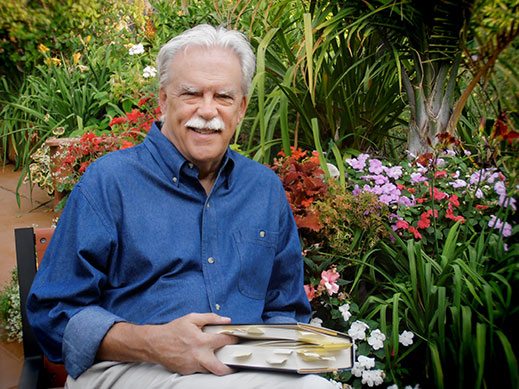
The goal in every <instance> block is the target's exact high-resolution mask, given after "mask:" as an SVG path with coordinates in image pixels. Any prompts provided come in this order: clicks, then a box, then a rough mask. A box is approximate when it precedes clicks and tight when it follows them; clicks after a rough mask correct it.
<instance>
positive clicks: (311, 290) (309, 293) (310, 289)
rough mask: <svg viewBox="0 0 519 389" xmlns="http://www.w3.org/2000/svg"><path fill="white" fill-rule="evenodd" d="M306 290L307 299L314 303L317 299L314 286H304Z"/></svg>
mask: <svg viewBox="0 0 519 389" xmlns="http://www.w3.org/2000/svg"><path fill="white" fill-rule="evenodd" d="M304 288H305V293H306V298H307V299H308V301H312V300H313V299H314V297H315V288H314V286H313V285H312V284H307V285H305V286H304Z"/></svg>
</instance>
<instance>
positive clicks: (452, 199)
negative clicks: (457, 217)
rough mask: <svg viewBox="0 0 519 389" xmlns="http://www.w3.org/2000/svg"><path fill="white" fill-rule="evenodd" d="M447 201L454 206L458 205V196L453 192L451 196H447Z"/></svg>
mask: <svg viewBox="0 0 519 389" xmlns="http://www.w3.org/2000/svg"><path fill="white" fill-rule="evenodd" d="M449 202H450V203H451V204H452V205H454V206H455V207H459V206H460V202H459V201H458V196H457V195H455V194H453V195H452V196H451V197H449Z"/></svg>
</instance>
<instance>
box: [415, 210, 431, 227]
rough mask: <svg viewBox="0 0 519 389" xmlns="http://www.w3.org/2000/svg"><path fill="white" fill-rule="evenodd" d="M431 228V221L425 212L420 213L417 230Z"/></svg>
mask: <svg viewBox="0 0 519 389" xmlns="http://www.w3.org/2000/svg"><path fill="white" fill-rule="evenodd" d="M430 226H431V221H430V220H429V214H428V213H427V212H424V213H422V216H421V218H420V220H419V221H418V228H421V229H422V230H423V229H426V228H428V227H430Z"/></svg>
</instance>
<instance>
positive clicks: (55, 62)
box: [52, 57, 61, 66]
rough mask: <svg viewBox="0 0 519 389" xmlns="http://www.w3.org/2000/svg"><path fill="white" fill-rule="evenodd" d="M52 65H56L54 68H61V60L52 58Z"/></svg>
mask: <svg viewBox="0 0 519 389" xmlns="http://www.w3.org/2000/svg"><path fill="white" fill-rule="evenodd" d="M52 63H53V64H54V66H59V65H61V59H59V58H56V57H52Z"/></svg>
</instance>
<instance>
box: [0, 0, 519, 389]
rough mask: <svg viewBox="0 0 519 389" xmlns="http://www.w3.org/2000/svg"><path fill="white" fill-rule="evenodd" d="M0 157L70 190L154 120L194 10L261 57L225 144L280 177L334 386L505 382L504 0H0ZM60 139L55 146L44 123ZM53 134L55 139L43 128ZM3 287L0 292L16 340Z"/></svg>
mask: <svg viewBox="0 0 519 389" xmlns="http://www.w3.org/2000/svg"><path fill="white" fill-rule="evenodd" d="M0 13H1V18H0V57H1V62H2V64H3V66H2V68H1V70H0V72H1V73H0V74H1V81H0V99H1V100H0V108H1V115H0V121H1V123H0V140H1V142H0V147H1V153H2V154H1V155H2V158H3V163H4V164H5V163H12V164H14V165H15V167H16V168H17V169H18V171H19V172H20V185H21V184H22V183H23V182H24V181H28V182H30V183H31V185H38V186H40V187H41V188H44V189H46V190H47V191H48V193H49V196H55V195H58V194H59V196H58V197H59V198H62V200H61V201H60V202H59V203H56V206H57V209H58V210H59V209H60V208H61V207H62V206H63V204H64V202H65V201H66V195H67V193H68V192H69V191H70V189H71V188H72V187H73V186H74V184H75V183H76V182H77V180H78V179H79V178H80V177H81V174H82V173H83V172H84V170H85V169H86V168H87V166H88V165H89V164H90V163H91V162H92V161H93V160H95V159H96V158H98V157H100V156H101V155H103V154H106V153H107V152H110V151H113V150H116V149H120V148H126V147H131V146H133V145H134V144H137V143H139V142H141V141H142V139H143V138H144V137H145V135H146V132H147V130H148V129H149V127H150V125H151V122H152V121H153V120H155V119H156V118H158V117H160V111H159V109H158V108H157V103H156V100H155V96H156V95H157V80H156V69H155V64H154V59H155V56H156V54H157V52H158V49H159V48H160V46H161V45H162V44H164V43H165V42H166V41H167V40H168V39H170V38H171V37H173V36H174V35H176V34H178V33H179V32H181V31H183V30H184V29H186V28H189V27H191V26H193V25H195V24H198V23H210V24H215V25H220V24H222V25H225V26H228V27H232V28H236V29H239V30H241V31H243V32H244V34H245V35H246V36H247V37H248V38H249V39H250V41H251V44H252V46H253V47H254V49H255V51H256V53H257V72H256V76H255V78H254V81H253V88H252V91H251V93H250V96H249V97H250V105H249V109H248V112H247V116H246V118H245V120H244V121H243V123H242V125H241V126H240V127H239V128H238V130H237V132H236V135H235V138H234V142H233V145H232V147H233V148H234V149H236V150H238V151H240V152H241V153H243V154H244V155H247V156H249V157H250V158H252V159H254V160H256V161H258V162H260V163H264V164H267V165H269V166H271V167H272V169H273V170H274V171H276V172H277V173H278V175H279V176H280V178H281V179H282V181H283V184H284V186H285V189H286V193H287V197H288V199H289V201H290V204H291V207H292V210H293V212H294V215H295V218H296V221H297V224H298V227H299V232H300V236H301V245H302V251H303V255H304V261H305V282H306V285H305V288H306V290H307V295H308V298H309V300H311V304H312V307H313V310H314V313H313V318H312V322H313V323H316V324H322V325H323V326H327V327H330V328H334V329H338V330H341V331H345V332H348V333H349V334H350V335H351V336H352V337H354V338H355V339H356V343H357V355H358V359H357V361H356V364H355V366H354V368H353V369H352V370H351V371H345V372H342V373H340V374H334V375H330V378H331V379H333V380H334V381H336V382H337V383H338V385H341V384H348V385H352V386H353V387H355V388H359V387H362V386H366V387H367V386H369V387H371V386H378V385H381V387H384V388H386V387H391V388H396V387H401V388H403V387H406V386H411V387H417V385H419V387H421V388H444V387H446V388H450V387H459V388H469V387H475V388H481V387H485V388H493V387H506V388H517V387H518V385H519V372H518V364H517V355H518V350H517V345H518V344H519V340H518V335H517V331H516V328H515V327H516V324H517V323H518V322H519V304H518V298H517V290H518V287H519V271H518V270H519V269H518V268H519V262H518V258H519V243H518V235H519V234H518V230H519V227H518V226H517V211H516V209H517V204H516V198H517V195H518V192H519V175H518V168H519V159H518V154H517V152H518V147H519V140H518V139H519V132H518V129H519V73H518V71H517V62H518V59H519V39H518V35H519V2H518V1H517V0H473V1H472V0H460V1H456V2H454V1H449V0H443V1H441V0H435V1H428V2H422V1H418V0H401V1H392V0H373V1H363V0H351V1H350V0H348V1H338V0H329V1H324V0H323V1H321V0H315V1H307V0H301V1H297V0H275V1H263V0H235V1H227V0H198V1H197V0H191V1H188V0H184V1H167V0H149V1H144V0H134V1H122V0H94V1H91V0H76V1H73V0H64V1H61V0H39V1H20V2H12V1H8V0H0ZM62 138H65V139H68V138H75V139H73V140H69V143H68V144H65V145H64V146H61V147H60V148H58V149H57V155H58V157H59V160H58V162H51V159H50V156H51V153H52V154H55V153H56V148H54V149H52V150H51V148H50V147H49V142H48V141H49V140H51V139H62ZM52 142H54V143H56V141H51V143H52ZM14 300H16V287H15V285H14V284H13V285H10V286H7V287H6V288H5V289H4V291H3V293H2V298H1V304H0V307H1V314H2V317H3V319H4V321H5V323H7V326H8V333H9V334H10V336H11V337H12V338H14V339H16V338H17V337H18V336H19V328H18V327H17V319H16V312H15V311H16V310H15V309H12V307H13V305H15V304H16V302H15V301H14Z"/></svg>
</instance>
